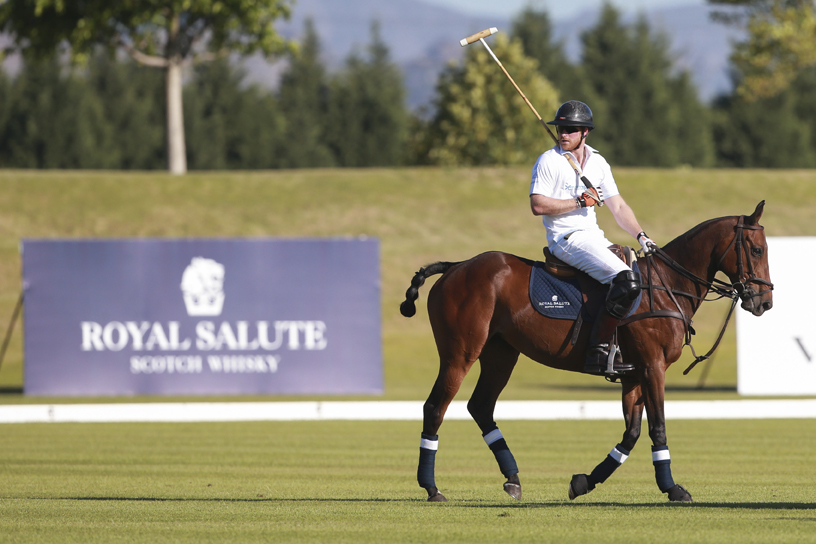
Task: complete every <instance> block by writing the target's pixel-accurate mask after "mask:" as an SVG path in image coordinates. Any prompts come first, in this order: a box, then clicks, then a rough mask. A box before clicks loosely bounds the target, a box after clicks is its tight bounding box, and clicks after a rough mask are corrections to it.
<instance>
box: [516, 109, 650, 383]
mask: <svg viewBox="0 0 816 544" xmlns="http://www.w3.org/2000/svg"><path fill="white" fill-rule="evenodd" d="M547 124H549V125H555V127H556V131H557V132H558V144H557V145H555V146H554V147H553V148H552V149H550V150H549V151H547V152H545V153H543V154H542V155H541V156H540V157H539V158H538V160H537V161H536V163H535V166H534V167H533V175H532V181H531V183H530V208H531V209H532V212H533V214H534V215H540V216H543V223H544V226H545V227H546V229H547V245H548V246H549V250H550V252H551V253H552V254H553V255H554V256H555V257H556V258H557V259H560V260H561V261H563V262H565V263H566V264H568V265H570V266H572V267H574V268H577V269H579V270H582V271H583V272H586V273H587V274H588V275H589V276H590V277H592V278H594V279H596V280H597V281H599V282H601V283H602V284H604V285H609V286H610V288H609V292H608V294H607V297H606V304H605V307H604V311H603V312H602V313H601V315H599V316H598V317H597V319H596V320H595V323H594V325H593V327H592V334H591V335H590V341H589V349H588V351H587V358H586V362H585V364H584V370H583V371H584V372H586V373H587V374H594V375H604V374H606V375H609V376H615V375H619V374H624V373H626V372H629V371H631V370H634V366H633V365H632V364H631V363H626V362H623V361H622V360H619V359H618V358H616V359H615V362H614V365H613V372H612V373H611V374H610V373H608V372H607V359H608V358H609V350H610V345H611V344H612V339H613V336H614V333H615V329H616V328H617V325H618V322H619V320H620V319H622V318H623V317H625V316H626V314H627V312H628V311H629V310H630V308H631V306H632V303H633V302H634V300H635V299H636V298H637V296H638V293H639V292H640V278H639V277H638V274H637V273H635V272H633V271H632V269H631V268H629V266H627V265H626V264H625V263H624V262H623V261H622V260H620V259H619V258H618V257H617V256H616V255H615V254H613V253H612V252H611V251H609V246H610V245H612V243H611V242H610V241H609V240H607V239H606V236H605V234H604V232H603V231H602V230H601V228H600V227H599V226H598V221H597V218H596V215H595V209H594V207H595V205H600V206H603V205H604V204H605V205H606V206H607V207H608V208H609V211H610V212H612V216H613V217H614V218H615V221H616V222H617V223H618V225H619V226H620V227H621V228H622V229H623V230H625V231H626V232H628V233H629V234H630V235H631V236H632V237H634V238H635V239H637V241H638V242H639V243H640V245H641V246H642V247H643V251H644V252H645V253H646V254H647V255H648V254H649V253H651V252H652V251H653V250H654V248H656V247H657V245H656V244H655V243H654V242H653V241H652V240H651V239H650V238H649V237H648V236H646V233H645V232H643V229H642V228H641V227H640V224H639V223H638V220H637V218H636V217H635V213H634V212H633V211H632V208H630V207H629V205H628V204H627V203H626V201H625V200H624V199H623V197H622V196H621V195H620V193H619V192H618V187H617V185H616V184H615V179H614V178H613V177H612V170H611V169H610V167H609V163H607V162H606V159H604V158H603V157H602V156H601V155H600V154H599V153H598V152H597V151H596V150H595V149H593V148H592V147H590V146H588V145H587V144H586V138H587V135H589V132H590V131H591V130H592V129H593V128H595V125H594V124H593V121H592V110H590V109H589V106H587V105H586V104H584V103H583V102H579V101H577V100H570V101H569V102H565V103H564V104H562V105H561V106H560V107H559V108H558V111H556V112H555V119H553V120H552V121H550V122H549V123H547ZM565 156H571V158H572V159H573V161H574V162H575V163H576V164H577V165H580V168H581V170H582V172H579V171H577V170H574V169H573V167H572V166H571V165H570V163H569V162H568V161H567V160H565ZM582 177H583V178H588V179H589V180H592V183H593V184H594V185H595V186H596V187H597V190H596V189H595V187H587V186H585V185H586V184H585V183H584V182H582V181H581V178H582Z"/></svg>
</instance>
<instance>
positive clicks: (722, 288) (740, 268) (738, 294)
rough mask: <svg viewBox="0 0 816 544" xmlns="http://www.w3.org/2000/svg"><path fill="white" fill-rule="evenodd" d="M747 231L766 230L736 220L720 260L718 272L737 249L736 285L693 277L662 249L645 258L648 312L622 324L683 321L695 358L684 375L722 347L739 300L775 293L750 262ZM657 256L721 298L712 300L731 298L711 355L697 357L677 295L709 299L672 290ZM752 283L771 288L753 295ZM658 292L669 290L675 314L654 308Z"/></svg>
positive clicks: (741, 220) (689, 326) (685, 335)
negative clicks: (655, 319) (660, 319)
mask: <svg viewBox="0 0 816 544" xmlns="http://www.w3.org/2000/svg"><path fill="white" fill-rule="evenodd" d="M744 229H749V230H763V229H764V227H762V226H760V225H746V224H745V216H744V215H743V216H741V217H740V218H739V220H738V221H737V224H736V225H735V226H734V230H735V231H736V232H735V236H734V239H733V240H732V241H731V243H730V244H729V245H728V247H727V248H726V250H725V252H723V255H722V257H720V259H719V261H718V262H717V269H718V270H719V269H720V266H721V265H722V262H723V260H725V257H726V256H727V255H728V253H729V252H730V251H731V248H735V249H736V252H737V276H738V281H737V282H735V283H733V284H728V283H726V282H724V281H722V280H719V279H717V278H713V279H712V281H708V280H706V279H703V278H701V277H699V276H698V275H696V274H694V273H693V272H690V271H689V270H687V269H686V268H685V267H683V265H681V264H680V263H678V262H677V261H675V260H674V259H672V258H671V257H670V256H669V254H668V253H666V252H665V251H663V249H661V248H655V249H654V251H653V253H652V254H650V255H647V256H646V273H647V285H644V286H643V287H642V288H643V289H648V290H649V311H648V312H644V313H641V314H635V315H633V316H631V317H629V318H627V319H624V320H622V321H621V323H620V324H621V325H626V324H629V323H631V322H633V321H638V320H640V319H647V318H650V317H672V318H675V319H680V320H681V321H682V322H683V327H684V340H685V342H684V344H683V345H684V346H688V347H689V348H690V349H691V353H692V355H693V356H694V362H692V363H691V364H690V365H689V367H688V368H687V369H686V370H685V371H683V375H686V374H688V373H689V372H690V371H691V369H693V368H694V367H695V366H697V363H699V362H701V361H705V360H706V359H710V358H711V355H712V354H713V353H714V351H715V350H716V349H717V347H718V346H719V345H720V341H722V339H723V336H724V335H725V331H726V329H727V328H728V324H729V322H730V321H731V316H732V315H733V313H734V308H736V306H737V301H738V300H739V299H740V298H743V297H745V298H747V297H749V296H750V297H754V296H759V295H763V294H765V293H767V292H770V291H772V290H773V283H771V282H769V281H766V280H763V279H762V278H758V277H756V275H755V274H754V267H753V263H751V259H750V255H749V253H748V252H749V248H748V243H747V242H746V240H745V235H744ZM743 252H744V253H745V257H746V258H745V262H747V263H748V273H749V275H748V276H746V275H745V266H744V264H743V257H742V253H743ZM654 256H657V257H659V258H660V260H661V261H663V262H664V263H665V264H666V266H668V267H669V268H670V269H671V270H673V271H674V272H676V273H677V274H679V275H681V276H683V277H684V278H686V279H688V280H690V281H691V282H693V283H695V284H697V285H700V286H702V287H704V288H705V289H706V290H707V291H709V292H714V293H715V294H717V295H719V296H718V297H717V298H715V299H711V300H719V299H721V298H726V297H727V298H730V299H731V307H730V309H729V310H728V314H727V315H726V317H725V322H724V323H723V326H722V328H721V329H720V334H719V336H717V340H716V341H715V342H714V345H713V346H711V349H710V350H708V353H706V354H705V355H702V356H698V355H697V352H696V351H695V350H694V346H693V345H692V344H691V336H692V335H693V334H695V331H694V328H693V327H692V320H691V318H689V317H688V316H686V314H685V312H683V309H682V307H681V306H680V303H679V302H678V300H677V298H676V297H675V296H674V295H675V294H677V295H680V296H684V297H688V298H692V299H697V300H699V301H700V303H701V304H702V302H705V301H706V300H709V299H706V298H705V297H704V296H703V297H700V296H697V295H693V294H691V293H686V292H684V291H678V290H675V289H672V288H670V287H669V286H668V284H667V283H666V281H665V280H664V279H663V277H662V275H661V274H660V269H659V268H658V267H656V266H655V265H654ZM652 270H654V274H655V276H656V277H657V279H658V281H659V282H660V285H655V284H654V282H652ZM750 283H757V284H760V285H764V286H767V287H768V288H767V289H765V290H764V291H760V292H759V293H753V292H752V290H751V289H750V288H749V287H748V285H749V284H750ZM655 289H657V290H660V291H666V293H667V294H668V296H669V298H670V299H671V301H672V302H673V303H674V305H675V306H676V307H677V311H676V312H675V311H673V310H655V309H654V290H655Z"/></svg>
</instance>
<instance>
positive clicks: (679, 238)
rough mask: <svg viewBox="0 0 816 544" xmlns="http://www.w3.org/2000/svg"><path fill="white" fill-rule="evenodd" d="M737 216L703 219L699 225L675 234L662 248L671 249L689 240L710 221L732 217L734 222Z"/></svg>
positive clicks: (706, 226) (708, 224)
mask: <svg viewBox="0 0 816 544" xmlns="http://www.w3.org/2000/svg"><path fill="white" fill-rule="evenodd" d="M737 217H738V216H735V215H727V216H723V217H715V218H714V219H708V220H706V221H703V222H702V223H700V224H699V225H697V226H695V227H692V228H691V229H689V230H687V231H686V232H684V233H683V234H681V235H679V236H677V237H676V238H675V239H674V240H672V241H671V242H669V243H668V244H666V245H665V246H663V249H664V250H665V251H671V249H672V247H674V246H676V245H678V244H683V243H684V242H685V241H686V240H690V239H692V238H694V237H695V236H697V235H698V234H699V233H700V232H701V231H703V230H705V229H707V228H708V227H709V226H710V225H711V224H712V223H718V222H720V221H724V220H726V219H733V220H734V221H735V222H736V220H737Z"/></svg>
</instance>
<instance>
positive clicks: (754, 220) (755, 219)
mask: <svg viewBox="0 0 816 544" xmlns="http://www.w3.org/2000/svg"><path fill="white" fill-rule="evenodd" d="M764 209H765V201H764V200H763V201H762V202H760V203H759V204H757V207H756V209H755V210H754V213H752V214H751V215H750V216H748V217H747V218H746V219H745V222H746V223H748V224H749V225H758V224H759V219H760V218H761V217H762V211H763V210H764Z"/></svg>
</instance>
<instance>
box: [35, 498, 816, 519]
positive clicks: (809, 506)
mask: <svg viewBox="0 0 816 544" xmlns="http://www.w3.org/2000/svg"><path fill="white" fill-rule="evenodd" d="M38 500H42V499H38ZM54 500H71V501H100V502H107V501H111V502H117V501H121V502H236V503H241V502H283V503H300V502H302V503H308V502H316V503H375V504H376V503H423V504H426V503H427V501H426V500H425V499H420V498H416V499H381V498H379V499H378V498H349V499H341V498H331V497H303V498H277V497H265V496H261V497H256V498H243V499H241V498H229V499H228V498H216V497H207V498H180V497H169V498H168V497H62V498H57V499H54ZM427 504H429V505H443V507H445V508H497V509H508V508H512V509H528V508H564V507H567V508H710V509H717V508H724V509H730V510H816V502H813V503H807V502H695V503H680V502H665V503H653V502H649V503H625V502H578V503H576V502H566V501H552V502H517V503H501V504H497V503H485V502H482V501H469V500H461V501H457V500H455V499H454V500H451V501H450V502H448V503H427ZM815 521H816V520H815Z"/></svg>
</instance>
